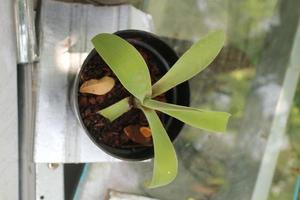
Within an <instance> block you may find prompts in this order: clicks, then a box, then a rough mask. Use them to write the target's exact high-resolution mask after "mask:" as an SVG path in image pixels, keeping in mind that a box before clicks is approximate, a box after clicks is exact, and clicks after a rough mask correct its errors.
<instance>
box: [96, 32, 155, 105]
mask: <svg viewBox="0 0 300 200" xmlns="http://www.w3.org/2000/svg"><path fill="white" fill-rule="evenodd" d="M92 43H93V45H94V47H95V49H96V51H97V52H98V53H99V54H100V56H101V57H102V58H103V60H104V61H105V62H106V63H107V64H108V65H109V67H110V68H111V69H112V71H113V72H114V73H115V74H116V76H117V77H118V79H119V80H120V82H121V83H122V85H123V86H124V87H125V88H126V89H127V90H128V91H129V92H130V93H131V94H132V95H133V96H135V97H136V98H138V99H139V100H140V101H141V102H143V100H144V98H145V97H146V96H151V79H150V74H149V70H148V67H147V64H146V62H145V60H144V59H143V57H142V56H141V55H140V53H139V52H138V51H137V50H136V49H135V47H134V46H132V45H131V44H130V43H128V42H127V41H126V40H124V39H122V38H120V37H119V36H117V35H114V34H108V33H102V34H99V35H97V36H95V37H94V38H93V39H92Z"/></svg>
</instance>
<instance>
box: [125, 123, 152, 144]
mask: <svg viewBox="0 0 300 200" xmlns="http://www.w3.org/2000/svg"><path fill="white" fill-rule="evenodd" d="M140 128H141V127H140V125H129V126H127V127H125V128H124V133H125V134H126V135H127V136H128V137H129V138H130V139H131V140H132V141H134V142H136V143H139V144H143V145H147V144H150V142H151V137H145V136H144V135H143V134H142V133H141V132H140Z"/></svg>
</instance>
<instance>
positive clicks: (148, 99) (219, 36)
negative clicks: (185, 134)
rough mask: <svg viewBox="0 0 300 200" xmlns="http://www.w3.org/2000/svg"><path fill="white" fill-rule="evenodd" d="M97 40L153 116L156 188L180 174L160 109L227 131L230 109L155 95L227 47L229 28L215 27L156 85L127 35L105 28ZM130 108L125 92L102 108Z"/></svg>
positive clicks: (113, 112)
mask: <svg viewBox="0 0 300 200" xmlns="http://www.w3.org/2000/svg"><path fill="white" fill-rule="evenodd" d="M92 43H93V45H94V47H95V49H96V51H97V52H98V53H99V54H100V55H101V57H102V58H103V59H104V61H105V62H106V63H107V64H108V66H109V67H110V68H111V69H112V71H113V72H114V73H115V74H116V76H117V77H118V79H119V80H120V82H121V84H122V85H123V86H124V87H125V88H126V89H127V90H128V91H129V92H130V93H131V94H132V95H133V96H134V102H135V105H136V107H138V108H140V109H141V110H142V111H143V112H144V114H145V116H146V118H147V120H148V122H149V126H150V129H151V132H152V138H153V145H154V169H153V177H152V180H151V181H149V182H148V183H147V186H148V187H150V188H155V187H159V186H163V185H167V184H169V183H170V182H172V181H173V180H174V179H175V177H176V175H177V165H178V164H177V157H176V152H175V150H174V147H173V145H172V142H171V141H170V138H169V137H168V134H167V133H166V131H165V129H164V127H163V125H162V123H161V121H160V119H159V117H158V115H157V114H156V112H155V110H157V111H161V112H163V113H165V114H167V115H170V116H172V117H174V118H176V119H179V120H181V121H182V122H184V123H186V124H189V125H191V126H193V127H196V128H202V129H205V130H208V131H216V132H223V131H225V129H226V126H227V122H228V119H229V116H230V114H228V113H225V112H215V111H206V110H200V109H196V108H190V107H184V106H178V105H172V104H169V103H163V102H160V101H156V100H153V97H156V96H158V95H160V94H163V93H164V92H166V91H168V90H169V89H171V88H173V87H174V86H176V85H178V84H180V83H182V82H184V81H186V80H188V79H190V78H192V77H193V76H195V75H196V74H198V73H199V72H201V71H202V70H203V69H205V67H207V66H208V65H209V64H210V63H211V62H212V61H213V60H214V58H215V57H216V56H217V54H218V53H219V51H220V50H221V48H222V47H223V44H224V33H223V32H222V31H216V32H212V33H211V34H209V35H208V36H206V37H204V38H203V39H201V40H200V41H198V42H196V43H195V44H194V45H193V46H192V47H191V48H190V49H189V50H188V51H187V52H186V53H185V54H184V55H183V56H182V57H181V58H180V59H179V60H178V61H177V62H176V63H175V64H174V66H173V67H172V68H171V69H170V70H169V71H168V72H167V73H166V74H165V75H164V76H163V77H162V78H161V79H160V80H159V81H158V82H156V83H155V84H154V85H153V86H151V79H150V74H149V71H148V67H147V65H146V63H145V61H144V59H143V57H142V56H141V55H140V54H139V52H138V51H137V50H136V49H135V48H134V47H133V46H132V45H131V44H130V43H128V42H127V41H126V40H124V39H122V38H120V37H118V36H116V35H114V34H107V33H103V34H99V35H97V36H95V37H94V38H93V39H92ZM133 77H134V78H133ZM130 108H131V107H130V105H129V98H125V99H123V100H121V101H119V102H117V103H115V104H113V105H111V106H109V107H107V108H105V109H103V110H100V111H99V112H98V113H99V114H101V115H103V116H104V117H106V118H108V119H109V120H110V121H113V120H115V119H116V118H118V117H119V116H121V115H122V114H123V113H125V112H127V111H128V110H130Z"/></svg>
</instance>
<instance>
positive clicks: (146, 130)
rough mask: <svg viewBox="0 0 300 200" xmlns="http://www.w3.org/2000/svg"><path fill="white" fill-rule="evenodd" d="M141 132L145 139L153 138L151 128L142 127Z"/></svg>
mask: <svg viewBox="0 0 300 200" xmlns="http://www.w3.org/2000/svg"><path fill="white" fill-rule="evenodd" d="M140 132H141V134H143V136H144V137H147V138H148V137H151V129H150V128H149V127H146V126H142V127H141V128H140Z"/></svg>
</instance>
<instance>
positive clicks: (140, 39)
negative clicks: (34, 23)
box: [72, 30, 190, 161]
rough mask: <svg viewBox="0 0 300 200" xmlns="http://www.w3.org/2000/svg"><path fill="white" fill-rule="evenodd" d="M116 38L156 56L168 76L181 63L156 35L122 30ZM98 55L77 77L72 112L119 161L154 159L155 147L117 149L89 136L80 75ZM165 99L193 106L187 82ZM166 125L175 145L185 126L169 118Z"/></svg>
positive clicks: (103, 147) (167, 94)
mask: <svg viewBox="0 0 300 200" xmlns="http://www.w3.org/2000/svg"><path fill="white" fill-rule="evenodd" d="M115 34H116V35H118V36H120V37H122V38H123V39H126V40H127V41H128V42H130V43H131V44H134V45H135V46H138V47H141V48H143V49H145V50H146V51H150V52H151V53H152V54H153V55H155V59H158V60H157V61H159V63H160V66H159V68H160V70H161V71H162V72H163V73H166V72H167V71H168V70H169V69H170V67H171V66H173V64H174V63H175V62H176V61H177V60H178V56H177V55H176V53H175V52H174V51H173V49H171V48H170V47H169V46H168V45H167V44H166V43H165V42H163V41H162V40H160V39H159V38H158V37H157V36H155V35H153V34H152V33H148V32H145V31H140V30H123V31H118V32H116V33H115ZM95 55H97V52H96V50H95V49H93V50H92V51H91V53H90V54H89V55H88V56H87V58H86V60H85V61H84V63H83V65H82V67H81V70H80V71H79V72H78V74H77V75H76V78H75V81H74V85H73V91H72V92H73V94H72V102H73V108H74V111H75V114H76V116H77V118H78V120H79V122H80V124H81V125H82V127H83V128H84V129H85V132H86V133H87V135H88V136H89V137H90V138H91V140H92V141H93V142H94V143H95V144H96V145H97V146H98V147H99V148H100V149H102V150H103V151H105V152H106V153H108V154H110V155H112V156H114V157H116V158H119V159H123V160H134V161H140V160H145V159H149V158H152V157H153V147H138V148H132V149H121V148H114V147H111V146H108V145H106V144H104V143H99V142H98V141H96V139H95V138H94V137H93V136H92V135H91V134H90V133H89V131H88V130H87V128H86V126H85V125H84V123H83V121H82V118H81V116H80V113H79V107H78V86H79V75H80V73H81V71H82V69H83V68H84V67H85V66H86V65H87V63H88V61H89V60H90V59H91V58H92V57H93V56H95ZM187 70H188V69H187ZM166 97H167V101H168V102H169V103H173V104H177V105H183V106H188V105H189V102H190V90H189V85H188V82H184V83H182V84H180V85H178V86H176V87H175V88H173V89H171V90H169V91H168V92H167V93H166ZM164 124H165V127H166V130H167V132H168V134H169V137H170V139H171V140H172V141H174V140H175V139H176V138H177V136H178V135H179V133H180V131H181V129H182V127H183V125H184V124H183V123H182V122H180V121H178V120H177V119H175V118H172V117H166V120H165V122H164Z"/></svg>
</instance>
